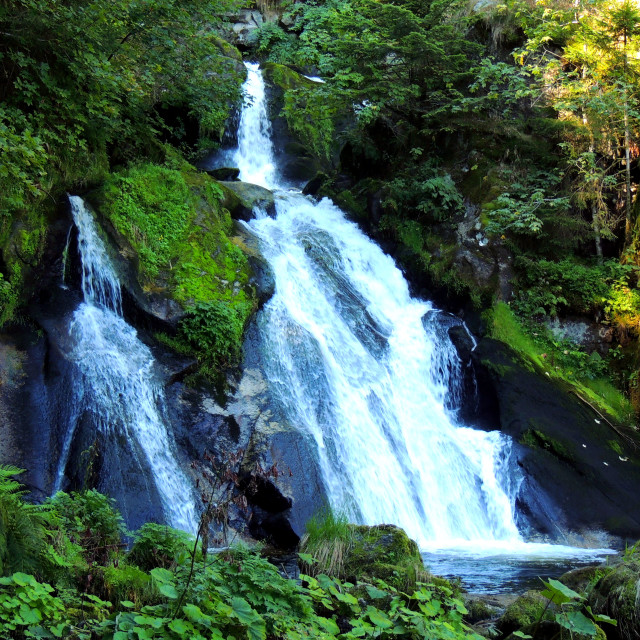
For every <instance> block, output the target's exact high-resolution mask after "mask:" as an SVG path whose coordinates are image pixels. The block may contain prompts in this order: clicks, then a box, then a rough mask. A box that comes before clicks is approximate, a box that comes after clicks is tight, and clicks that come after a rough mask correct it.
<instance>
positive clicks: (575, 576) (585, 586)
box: [558, 565, 614, 594]
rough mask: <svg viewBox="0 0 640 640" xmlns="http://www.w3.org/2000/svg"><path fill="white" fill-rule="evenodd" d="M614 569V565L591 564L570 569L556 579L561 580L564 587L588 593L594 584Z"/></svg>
mask: <svg viewBox="0 0 640 640" xmlns="http://www.w3.org/2000/svg"><path fill="white" fill-rule="evenodd" d="M612 571H614V567H607V566H603V565H593V566H590V567H579V568H578V569H572V570H571V571H567V572H566V573H564V574H562V575H561V576H560V577H559V578H558V580H559V581H560V582H562V584H563V585H565V587H569V589H573V590H574V591H577V592H578V593H582V594H584V593H587V594H588V593H590V592H591V590H592V589H593V587H594V585H595V584H597V583H598V582H599V581H600V580H601V579H602V578H604V577H605V576H607V575H609V574H610V573H611V572H612Z"/></svg>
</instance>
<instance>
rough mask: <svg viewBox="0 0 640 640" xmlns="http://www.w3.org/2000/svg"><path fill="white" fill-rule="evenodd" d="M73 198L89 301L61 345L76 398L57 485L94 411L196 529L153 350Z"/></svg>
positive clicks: (109, 436)
mask: <svg viewBox="0 0 640 640" xmlns="http://www.w3.org/2000/svg"><path fill="white" fill-rule="evenodd" d="M69 201H70V204H71V212H72V215H73V219H74V222H75V224H76V227H77V229H78V247H79V252H80V257H81V260H82V293H83V298H84V301H83V302H82V303H81V304H80V305H79V306H78V307H77V309H76V310H75V311H74V313H73V315H72V318H71V321H70V324H69V327H68V336H67V338H66V341H65V344H64V346H63V352H64V357H65V359H66V360H67V361H68V362H69V363H70V364H71V365H72V366H71V372H72V373H71V376H72V380H71V381H70V385H69V387H70V389H71V393H72V399H71V402H70V403H69V404H70V408H69V410H70V413H69V416H68V418H67V423H68V428H67V432H66V434H65V437H64V441H63V444H62V450H61V455H60V462H59V466H58V472H57V477H56V481H55V487H54V489H55V490H58V489H60V487H61V486H62V481H63V479H64V473H65V469H66V466H67V461H68V459H69V454H70V450H71V446H72V443H73V439H74V435H75V432H76V429H77V427H78V424H79V421H80V420H81V419H83V420H86V419H87V416H89V419H90V421H91V423H92V424H93V427H94V429H95V430H96V431H97V432H100V433H101V435H102V436H104V439H105V441H106V442H108V443H112V445H113V446H114V447H115V446H116V444H117V446H121V447H122V446H124V447H126V448H127V449H128V450H129V451H130V453H131V455H132V456H133V458H134V459H135V460H136V461H137V467H138V468H137V469H135V470H130V471H132V472H134V473H145V472H147V473H148V475H149V476H150V478H151V481H152V483H154V484H155V488H156V489H157V492H158V494H159V496H160V500H161V502H162V508H163V511H164V514H165V518H166V520H167V522H168V523H169V524H171V525H172V526H175V527H177V528H180V529H184V530H186V531H195V527H196V524H195V523H196V518H195V507H194V502H193V495H192V488H191V484H190V482H189V481H188V480H187V477H186V476H185V474H184V473H183V472H182V471H181V469H180V468H179V466H178V463H177V462H176V459H175V457H174V450H175V443H174V442H173V439H172V437H171V435H170V434H169V432H168V431H167V428H166V425H167V422H168V419H167V416H166V409H165V399H164V393H163V390H162V385H161V382H160V380H159V379H158V376H157V374H156V372H155V366H156V365H155V361H154V358H153V356H152V354H151V352H150V350H149V349H148V347H146V346H145V345H144V344H143V343H142V342H140V340H139V339H138V337H137V334H136V331H135V329H134V328H133V327H131V326H130V325H129V324H127V323H126V322H125V320H124V319H123V317H122V298H121V292H120V283H119V281H118V277H117V275H116V273H115V271H114V269H113V266H112V264H111V261H110V259H109V256H108V253H107V250H106V247H105V244H104V243H103V241H102V239H101V238H100V235H99V233H98V230H97V226H96V223H95V221H94V219H93V215H92V214H91V212H90V211H89V210H88V209H87V208H86V206H85V204H84V202H83V201H82V199H81V198H79V197H77V196H70V198H69ZM147 470H148V471H147Z"/></svg>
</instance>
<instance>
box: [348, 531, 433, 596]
mask: <svg viewBox="0 0 640 640" xmlns="http://www.w3.org/2000/svg"><path fill="white" fill-rule="evenodd" d="M350 530H351V544H350V545H349V548H348V551H347V552H346V557H345V559H344V565H343V575H344V577H345V578H346V579H348V580H350V581H356V580H360V581H365V582H371V581H374V580H376V579H381V580H384V581H385V582H386V583H388V584H390V585H392V586H394V587H396V588H397V589H401V590H410V589H413V588H414V587H415V584H416V582H425V581H427V580H428V578H429V574H428V572H427V571H426V569H425V567H424V563H423V562H422V557H421V556H420V551H419V550H418V545H417V544H416V543H415V542H414V541H413V540H411V539H410V538H409V536H408V535H407V534H406V533H405V532H404V530H403V529H401V528H400V527H396V526H394V525H390V524H382V525H377V526H374V527H368V526H365V525H350Z"/></svg>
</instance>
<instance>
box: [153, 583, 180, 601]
mask: <svg viewBox="0 0 640 640" xmlns="http://www.w3.org/2000/svg"><path fill="white" fill-rule="evenodd" d="M158 591H159V592H160V593H161V594H162V595H163V596H165V597H166V598H169V599H170V600H177V599H178V597H179V596H180V594H179V593H178V592H177V590H176V588H175V587H174V586H173V585H172V584H161V585H160V586H159V587H158Z"/></svg>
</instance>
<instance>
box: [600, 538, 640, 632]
mask: <svg viewBox="0 0 640 640" xmlns="http://www.w3.org/2000/svg"><path fill="white" fill-rule="evenodd" d="M634 549H635V548H634ZM639 593H640V553H639V552H637V551H635V550H634V551H633V552H631V553H629V554H627V557H625V558H624V559H623V561H622V562H621V563H620V564H619V565H618V566H617V567H615V568H613V569H612V570H610V571H609V572H608V573H607V574H606V575H604V576H603V577H602V578H600V580H598V582H596V584H595V585H594V586H593V588H592V589H591V593H590V594H589V604H590V605H591V607H592V609H593V611H594V612H595V613H597V614H604V615H607V616H610V617H611V618H614V619H615V620H617V621H618V626H617V627H615V628H611V627H608V628H607V631H608V635H609V636H610V637H614V638H640V598H639V597H638V594H639Z"/></svg>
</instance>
